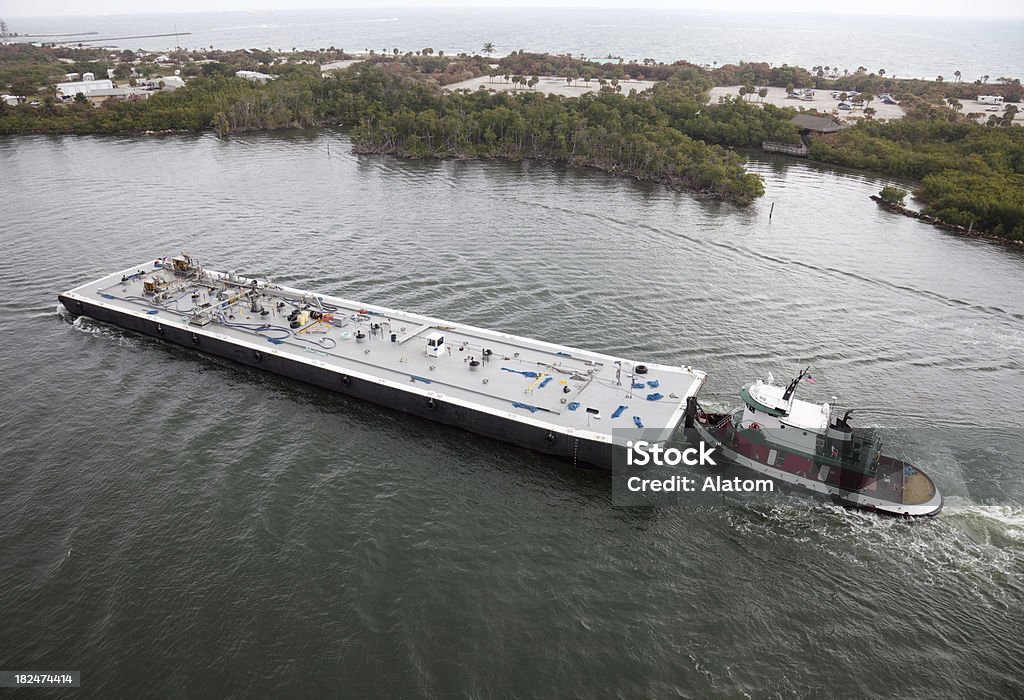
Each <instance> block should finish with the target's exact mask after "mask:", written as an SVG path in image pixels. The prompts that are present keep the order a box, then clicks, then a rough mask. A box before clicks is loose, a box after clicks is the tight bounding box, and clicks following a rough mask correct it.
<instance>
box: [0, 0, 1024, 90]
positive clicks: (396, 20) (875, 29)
mask: <svg viewBox="0 0 1024 700" xmlns="http://www.w3.org/2000/svg"><path fill="white" fill-rule="evenodd" d="M6 20H7V23H8V25H9V28H10V31H12V32H18V33H20V34H55V33H68V32H99V34H98V35H93V36H90V37H83V38H82V40H83V41H89V40H96V39H109V38H114V37H128V36H139V35H151V34H168V33H173V32H175V31H177V32H190V34H188V35H180V36H179V37H178V38H177V39H176V38H175V37H174V36H170V37H161V38H145V39H115V40H113V41H102V42H100V43H102V44H103V45H108V46H116V47H119V48H130V49H138V48H144V49H155V50H166V49H169V48H173V47H174V46H175V45H180V46H183V47H186V48H199V47H208V46H214V47H216V48H221V49H237V48H261V49H265V48H268V47H271V48H273V49H284V50H288V49H291V48H299V49H318V48H324V47H329V46H335V47H337V48H343V49H345V50H346V51H350V52H357V51H365V50H369V49H373V50H375V51H381V50H385V49H386V50H387V51H391V50H392V49H394V48H398V49H400V50H402V51H403V52H404V51H408V50H419V49H422V48H425V47H431V48H433V49H434V50H435V51H437V50H443V51H444V52H445V53H459V52H463V51H465V52H479V51H480V49H481V47H482V46H483V45H484V43H485V42H493V43H494V45H495V46H496V48H497V52H496V55H504V54H507V53H509V52H511V51H515V50H518V49H526V50H527V51H539V52H551V53H564V52H571V53H572V54H574V55H579V54H584V55H586V56H588V57H595V58H596V57H604V56H607V55H609V54H610V55H613V56H622V57H623V58H625V59H626V60H630V59H637V60H643V59H644V58H653V59H656V60H658V61H666V62H671V61H675V60H679V59H685V60H688V61H692V62H694V63H699V64H709V65H712V64H718V65H721V64H724V63H735V62H738V61H768V62H770V63H772V64H776V65H777V64H782V63H787V64H789V65H800V66H804V67H808V68H809V67H812V66H817V65H821V66H826V65H827V66H838V67H839V68H840V70H844V69H845V70H849V71H850V72H853V71H855V70H856V69H857V67H858V66H864V67H865V68H867V69H868V70H869V71H877V70H878V69H880V68H882V69H885V71H886V73H887V74H888V75H895V76H903V77H925V78H935V77H936V76H937V75H942V76H944V77H945V78H946V79H947V80H953V78H954V71H957V70H959V71H960V72H961V76H962V79H963V80H964V81H973V80H976V79H978V78H980V77H981V76H983V75H988V76H990V77H991V80H992V81H995V80H996V79H997V78H999V77H1001V76H1009V77H1024V20H1022V19H1020V18H1014V19H964V18H940V19H917V18H912V17H865V16H842V15H823V14H767V13H764V14H762V13H751V12H713V11H689V10H687V11H684V10H664V9H661V10H625V9H597V10H587V9H578V8H576V9H567V8H562V9H543V8H525V9H511V8H501V9H497V8H493V9H480V10H474V9H471V8H462V9H454V8H445V9H410V8H394V9H387V8H384V9H361V10H360V9H348V10H307V11H286V12H266V13H245V12H223V13H201V14H195V13H191V14H153V15H105V16H82V17H38V18H32V17H7V18H6Z"/></svg>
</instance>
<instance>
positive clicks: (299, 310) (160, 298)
mask: <svg viewBox="0 0 1024 700" xmlns="http://www.w3.org/2000/svg"><path fill="white" fill-rule="evenodd" d="M65 296H66V297H68V298H69V299H81V300H84V301H88V302H89V303H93V304H99V305H101V306H103V307H106V308H110V309H115V310H118V311H120V312H123V313H126V314H131V315H135V316H138V317H140V318H146V319H149V320H151V321H155V322H158V323H160V324H163V325H167V326H176V327H178V328H187V329H188V330H189V331H190V332H191V333H194V334H195V336H194V337H201V336H210V337H215V338H218V339H221V340H228V341H230V342H232V343H235V344H239V345H243V346H247V347H251V348H252V349H253V351H254V352H261V353H273V354H279V355H283V356H287V357H288V358H289V359H293V360H297V361H300V362H306V363H311V364H315V365H317V366H319V367H323V368H328V369H331V370H334V371H337V372H338V373H339V374H340V375H342V378H343V379H344V378H345V377H348V376H351V377H355V378H360V379H370V380H373V381H378V382H380V383H382V384H388V385H391V386H398V387H401V388H403V389H404V390H406V391H409V392H412V393H419V394H422V395H423V396H424V397H427V398H428V399H429V398H435V399H437V400H444V401H446V402H451V403H456V404H460V405H464V406H468V407H471V408H475V409H478V410H483V411H486V412H488V413H493V414H496V415H500V416H502V417H507V418H511V419H514V420H520V421H524V422H531V423H535V424H537V423H540V424H544V425H545V426H549V427H550V428H551V429H553V430H557V431H559V432H567V433H574V434H577V435H580V436H586V437H588V438H590V439H600V440H602V441H609V442H610V441H611V435H612V431H613V430H615V431H618V430H619V429H626V428H629V429H634V430H635V429H637V428H646V429H657V430H666V431H671V430H673V429H675V427H676V426H677V425H678V424H679V422H680V421H681V420H682V417H683V412H684V410H685V406H686V400H687V398H688V397H690V396H694V395H696V393H697V392H698V391H699V389H700V388H701V386H702V385H703V382H704V380H705V377H706V374H705V373H704V372H701V371H699V370H695V369H692V368H690V367H675V366H667V365H660V364H654V363H644V364H640V363H638V362H634V361H631V360H626V359H623V358H616V357H611V356H608V355H603V354H599V353H594V352H588V351H583V350H578V349H575V348H570V347H565V346H561V345H554V344H551V343H546V342H543V341H538V340H531V339H528V338H522V337H519V336H514V335H510V334H506V333H500V332H495V331H490V330H484V329H481V328H475V327H472V326H467V325H464V324H460V323H454V322H450V321H443V320H440V319H435V318H430V317H426V316H421V315H418V314H412V313H406V312H402V311H396V310H394V309H388V308H384V307H380V306H374V305H371V304H363V303H358V302H354V301H350V300H346V299H341V298H337V297H333V296H327V295H320V294H313V293H310V292H306V291H303V290H299V289H293V288H289V287H284V286H279V285H276V284H272V283H270V282H268V281H266V280H257V279H254V278H245V277H239V276H237V275H235V274H234V273H223V272H217V271H214V270H207V269H203V268H201V267H199V266H198V263H196V262H194V261H193V260H192V259H190V258H187V257H183V258H175V259H174V260H170V259H168V258H162V259H159V260H157V261H155V262H149V263H146V264H145V265H143V266H140V267H136V268H131V269H129V270H126V271H122V272H118V273H115V274H113V275H110V276H108V277H105V278H102V279H100V280H97V281H95V282H91V283H89V284H85V285H82V286H81V287H78V288H76V289H74V290H71V291H70V292H67V293H66V295H65ZM197 342H198V340H197ZM666 437H667V435H666Z"/></svg>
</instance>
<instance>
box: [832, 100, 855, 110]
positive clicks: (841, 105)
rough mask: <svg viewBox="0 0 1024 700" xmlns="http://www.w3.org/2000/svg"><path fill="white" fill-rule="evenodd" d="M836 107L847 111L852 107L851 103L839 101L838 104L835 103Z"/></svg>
mask: <svg viewBox="0 0 1024 700" xmlns="http://www.w3.org/2000/svg"><path fill="white" fill-rule="evenodd" d="M836 109H842V110H845V111H847V112H849V111H850V110H851V109H853V105H851V104H850V103H849V102H840V103H839V104H837V105H836Z"/></svg>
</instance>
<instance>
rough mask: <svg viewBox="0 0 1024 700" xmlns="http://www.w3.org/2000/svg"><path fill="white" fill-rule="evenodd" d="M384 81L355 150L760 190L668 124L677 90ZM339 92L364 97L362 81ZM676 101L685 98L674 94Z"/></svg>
mask: <svg viewBox="0 0 1024 700" xmlns="http://www.w3.org/2000/svg"><path fill="white" fill-rule="evenodd" d="M368 78H369V76H367V75H366V74H365V72H361V73H359V74H358V75H357V76H355V77H354V78H352V79H353V80H355V81H360V82H365V81H366V80H367V79H368ZM386 84H387V89H385V90H384V91H383V92H384V94H385V95H391V96H393V100H394V105H393V107H391V108H388V109H381V108H380V106H379V105H371V106H370V108H369V109H368V110H366V112H365V116H364V118H363V119H362V120H361V122H360V124H359V126H358V127H357V128H356V129H355V130H353V132H352V141H353V143H354V144H355V147H356V150H357V151H359V152H362V153H392V154H397V155H401V156H406V157H415V158H422V157H442V158H445V157H456V158H509V159H521V158H531V159H541V160H550V161H555V162H560V163H567V164H570V165H576V166H586V167H594V168H599V169H601V170H605V171H608V172H613V173H619V174H623V175H629V176H632V177H636V178H638V179H641V180H650V181H657V182H662V183H665V184H668V185H670V186H673V187H679V188H685V189H690V190H695V191H698V192H701V193H702V194H704V195H705V196H709V197H715V198H720V199H727V200H731V201H736V202H741V203H745V202H749V201H751V200H753V199H754V198H756V197H759V196H760V195H761V194H763V192H764V188H763V185H762V183H761V180H760V178H759V177H758V176H756V175H752V174H750V173H747V172H745V171H744V170H743V158H741V157H740V156H739V155H737V154H735V153H733V152H731V151H728V150H726V149H724V148H721V147H719V146H715V145H708V144H705V143H702V142H701V141H698V140H696V139H693V138H691V137H689V136H687V135H685V134H684V133H682V132H681V131H680V130H679V129H677V128H675V127H674V125H673V122H675V123H676V124H680V123H685V119H684V118H683V117H682V116H677V117H676V118H675V120H673V117H672V116H670V114H669V113H668V112H667V110H666V109H664V106H663V105H662V104H661V103H662V101H666V102H669V103H675V102H676V99H675V97H676V96H675V95H668V94H659V95H655V96H654V97H653V98H651V97H647V96H644V97H637V96H633V97H623V96H621V95H618V94H600V95H585V96H583V97H580V98H566V97H560V96H557V95H550V96H545V95H542V94H540V93H531V92H526V93H521V94H516V95H512V94H508V93H490V92H487V91H486V90H477V91H475V92H468V91H466V92H462V93H456V94H452V95H440V94H436V93H433V94H432V93H429V92H428V91H425V90H418V91H417V90H414V91H412V92H409V91H408V90H407V89H406V88H404V87H403V86H402V84H401V83H396V82H393V81H392V82H390V83H386ZM669 91H671V89H669V88H666V89H665V91H663V92H664V93H667V92H669ZM341 93H342V94H346V95H348V94H354V95H362V94H365V93H366V89H365V86H364V87H362V88H359V89H355V90H348V91H341ZM679 99H681V100H684V101H688V99H690V98H686V97H685V96H684V95H680V96H679ZM689 117H690V118H691V119H692V118H693V114H692V113H690V114H689Z"/></svg>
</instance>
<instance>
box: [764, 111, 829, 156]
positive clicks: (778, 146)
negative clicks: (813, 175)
mask: <svg viewBox="0 0 1024 700" xmlns="http://www.w3.org/2000/svg"><path fill="white" fill-rule="evenodd" d="M790 122H792V123H793V124H795V125H796V127H797V128H798V129H800V143H783V142H780V141H762V142H761V150H762V151H764V152H766V153H785V154H786V155H788V156H799V157H801V158H806V157H807V154H808V153H809V152H810V147H811V136H812V135H823V134H834V133H836V132H837V131H842V130H843V129H845V128H847V127H848V126H849V124H844V123H843V122H841V121H839V120H838V119H836V118H835V117H830V116H819V115H817V114H810V113H808V112H801V113H800V114H797V115H796V116H794V117H793V118H792V119H790Z"/></svg>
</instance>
